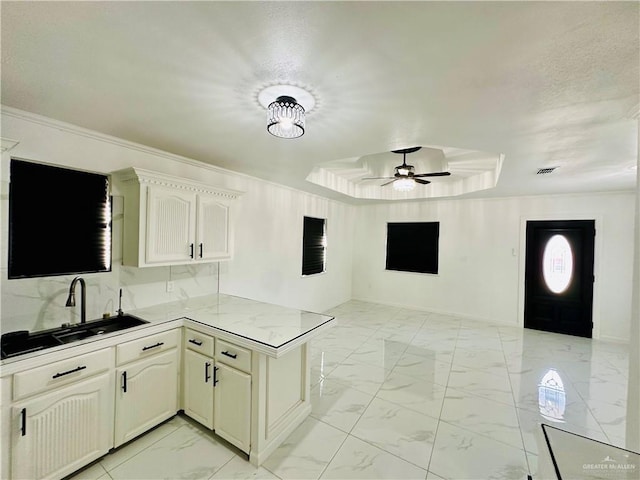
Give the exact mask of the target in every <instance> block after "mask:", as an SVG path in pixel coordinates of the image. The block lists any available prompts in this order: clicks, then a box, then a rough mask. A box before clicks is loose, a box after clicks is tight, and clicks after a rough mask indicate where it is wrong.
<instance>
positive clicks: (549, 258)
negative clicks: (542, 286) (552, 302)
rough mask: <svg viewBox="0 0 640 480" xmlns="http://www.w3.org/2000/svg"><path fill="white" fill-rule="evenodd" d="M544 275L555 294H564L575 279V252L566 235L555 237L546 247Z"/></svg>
mask: <svg viewBox="0 0 640 480" xmlns="http://www.w3.org/2000/svg"><path fill="white" fill-rule="evenodd" d="M542 274H543V276H544V281H545V283H546V284H547V288H549V290H551V291H552V292H553V293H562V292H564V291H565V290H566V289H567V288H568V287H569V284H570V283H571V278H572V277H573V252H572V251H571V245H569V242H568V241H567V238H566V237H565V236H564V235H554V236H553V237H551V238H550V239H549V241H548V242H547V244H546V245H545V247H544V254H543V255H542Z"/></svg>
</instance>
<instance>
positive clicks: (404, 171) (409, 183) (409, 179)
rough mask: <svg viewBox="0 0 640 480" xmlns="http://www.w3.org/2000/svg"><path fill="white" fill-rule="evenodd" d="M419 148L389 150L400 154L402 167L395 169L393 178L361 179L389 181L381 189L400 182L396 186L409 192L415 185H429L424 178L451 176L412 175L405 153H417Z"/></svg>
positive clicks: (447, 174)
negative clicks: (402, 186) (401, 186)
mask: <svg viewBox="0 0 640 480" xmlns="http://www.w3.org/2000/svg"><path fill="white" fill-rule="evenodd" d="M421 148H422V147H410V148H403V149H401V150H391V152H392V153H398V154H400V153H401V154H402V165H399V166H397V167H395V170H396V173H395V174H394V176H393V177H369V178H363V180H388V179H391V181H390V182H386V183H383V184H382V185H380V186H381V187H384V186H385V185H390V184H392V183H394V182H397V181H399V180H400V181H401V182H399V183H398V184H403V185H404V187H405V188H402V189H403V190H411V189H412V188H413V187H414V186H415V184H416V183H420V184H422V185H427V184H429V183H431V182H430V181H429V180H423V178H424V177H446V176H449V175H451V172H432V173H414V166H413V165H407V153H413V152H417V151H418V150H420V149H421ZM394 187H395V185H394ZM407 187H408V188H407Z"/></svg>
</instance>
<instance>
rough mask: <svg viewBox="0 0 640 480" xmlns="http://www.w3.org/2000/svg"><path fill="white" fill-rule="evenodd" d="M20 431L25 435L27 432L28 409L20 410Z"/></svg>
mask: <svg viewBox="0 0 640 480" xmlns="http://www.w3.org/2000/svg"><path fill="white" fill-rule="evenodd" d="M20 433H21V435H22V436H23V437H24V436H25V435H26V434H27V409H26V408H23V409H22V411H21V412H20Z"/></svg>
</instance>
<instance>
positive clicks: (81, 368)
mask: <svg viewBox="0 0 640 480" xmlns="http://www.w3.org/2000/svg"><path fill="white" fill-rule="evenodd" d="M85 368H87V367H86V365H83V366H81V367H77V368H74V369H73V370H67V371H66V372H62V373H56V374H55V375H54V376H53V377H51V378H53V379H56V378H60V377H64V376H65V375H69V374H70V373H76V372H79V371H80V370H84V369H85Z"/></svg>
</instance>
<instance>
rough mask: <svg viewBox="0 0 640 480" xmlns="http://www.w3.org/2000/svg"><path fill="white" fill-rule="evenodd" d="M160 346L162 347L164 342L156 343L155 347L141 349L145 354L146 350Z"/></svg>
mask: <svg viewBox="0 0 640 480" xmlns="http://www.w3.org/2000/svg"><path fill="white" fill-rule="evenodd" d="M162 345H164V342H158V343H156V344H155V345H149V346H146V347H142V351H143V352H145V351H147V350H151V349H152V348H156V347H160V346H162Z"/></svg>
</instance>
